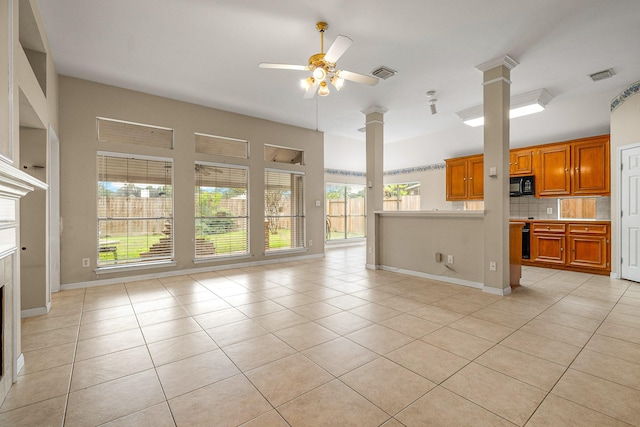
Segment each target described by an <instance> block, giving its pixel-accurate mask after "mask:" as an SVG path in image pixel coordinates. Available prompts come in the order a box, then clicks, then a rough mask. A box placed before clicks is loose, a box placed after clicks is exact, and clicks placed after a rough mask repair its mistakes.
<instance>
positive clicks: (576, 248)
mask: <svg viewBox="0 0 640 427" xmlns="http://www.w3.org/2000/svg"><path fill="white" fill-rule="evenodd" d="M610 239H611V224H610V223H609V222H608V221H606V222H605V221H598V222H591V221H589V222H587V221H584V222H569V221H549V220H547V221H532V222H531V259H530V260H523V264H525V265H533V266H538V267H553V268H561V269H566V270H573V271H583V272H589V273H598V274H609V272H610V271H611V264H610V256H611V247H610Z"/></svg>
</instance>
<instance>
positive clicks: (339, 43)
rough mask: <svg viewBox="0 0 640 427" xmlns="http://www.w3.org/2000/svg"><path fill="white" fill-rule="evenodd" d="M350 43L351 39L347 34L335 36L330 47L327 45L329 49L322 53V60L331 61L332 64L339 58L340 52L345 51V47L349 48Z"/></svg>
mask: <svg viewBox="0 0 640 427" xmlns="http://www.w3.org/2000/svg"><path fill="white" fill-rule="evenodd" d="M351 43H353V40H351V39H350V38H349V37H347V36H338V37H336V39H335V41H334V42H333V44H332V45H331V47H329V50H328V51H327V53H326V54H325V55H324V60H325V61H326V62H331V63H332V64H335V63H336V62H337V61H338V59H340V57H341V56H342V54H343V53H345V52H346V51H347V49H349V46H351Z"/></svg>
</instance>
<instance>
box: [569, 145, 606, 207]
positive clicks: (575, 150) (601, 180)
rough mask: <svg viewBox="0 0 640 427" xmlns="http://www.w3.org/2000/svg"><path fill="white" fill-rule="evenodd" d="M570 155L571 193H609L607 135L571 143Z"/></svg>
mask: <svg viewBox="0 0 640 427" xmlns="http://www.w3.org/2000/svg"><path fill="white" fill-rule="evenodd" d="M571 155H572V167H573V171H572V175H573V180H572V193H573V194H575V195H576V196H582V195H593V194H595V195H602V196H605V195H609V194H610V193H611V186H610V173H609V169H610V163H609V136H608V135H606V136H604V137H596V138H586V139H582V140H579V141H577V142H575V143H574V144H573V147H572V151H571Z"/></svg>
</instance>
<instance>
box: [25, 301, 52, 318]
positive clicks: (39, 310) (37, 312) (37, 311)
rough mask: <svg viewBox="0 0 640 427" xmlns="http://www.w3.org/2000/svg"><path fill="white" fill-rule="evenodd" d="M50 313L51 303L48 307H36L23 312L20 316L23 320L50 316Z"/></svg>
mask: <svg viewBox="0 0 640 427" xmlns="http://www.w3.org/2000/svg"><path fill="white" fill-rule="evenodd" d="M49 311H51V302H48V303H47V306H46V307H36V308H28V309H26V310H22V311H21V313H20V316H21V317H22V318H23V319H24V318H27V317H34V316H42V315H44V314H48V313H49Z"/></svg>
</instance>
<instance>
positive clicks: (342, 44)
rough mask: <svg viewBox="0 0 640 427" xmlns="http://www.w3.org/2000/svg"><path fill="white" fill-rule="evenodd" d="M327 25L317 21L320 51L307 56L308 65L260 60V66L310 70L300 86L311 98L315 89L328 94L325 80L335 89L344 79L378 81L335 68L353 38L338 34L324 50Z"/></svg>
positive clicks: (321, 94)
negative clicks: (309, 73)
mask: <svg viewBox="0 0 640 427" xmlns="http://www.w3.org/2000/svg"><path fill="white" fill-rule="evenodd" d="M328 27H329V25H328V24H327V23H326V22H318V23H317V24H316V28H317V29H318V31H319V32H320V53H316V54H315V55H311V56H310V57H309V65H291V64H273V63H268V62H261V63H260V64H259V65H258V66H259V67H260V68H275V69H280V70H297V71H311V73H312V74H311V76H310V77H307V78H306V79H303V80H302V81H301V84H302V87H303V88H304V89H305V90H306V91H305V93H304V98H313V95H315V93H316V91H317V92H318V95H320V96H327V95H329V92H330V91H329V87H328V85H327V80H328V81H329V82H331V84H333V86H334V87H335V88H336V90H340V89H341V88H342V85H343V84H344V81H345V80H350V81H352V82H356V83H364V84H366V85H369V86H374V85H376V84H377V83H378V79H377V78H375V77H371V76H365V75H364V74H358V73H354V72H352V71H347V70H339V69H337V68H336V62H337V61H338V59H340V57H341V56H342V54H344V53H345V52H346V50H347V49H348V48H349V46H351V43H353V40H351V39H350V38H349V37H347V36H342V35H339V36H338V37H336V39H335V41H334V42H333V44H332V45H331V46H330V47H329V50H328V51H327V52H326V53H325V51H324V32H325V30H326V29H327V28H328Z"/></svg>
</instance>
